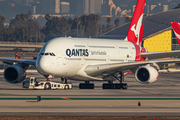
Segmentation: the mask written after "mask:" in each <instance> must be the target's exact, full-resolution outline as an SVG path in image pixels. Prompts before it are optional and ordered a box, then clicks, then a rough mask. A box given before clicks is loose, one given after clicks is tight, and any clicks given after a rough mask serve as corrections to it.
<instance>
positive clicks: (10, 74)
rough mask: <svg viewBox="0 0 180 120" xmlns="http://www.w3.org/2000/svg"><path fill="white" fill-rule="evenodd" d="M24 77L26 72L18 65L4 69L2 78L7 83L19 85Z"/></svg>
mask: <svg viewBox="0 0 180 120" xmlns="http://www.w3.org/2000/svg"><path fill="white" fill-rule="evenodd" d="M25 77H26V71H25V70H24V69H23V68H22V67H19V66H18V65H12V66H9V67H7V68H6V69H5V71H4V78H5V80H6V81H7V82H9V83H20V82H22V81H23V80H24V79H25Z"/></svg>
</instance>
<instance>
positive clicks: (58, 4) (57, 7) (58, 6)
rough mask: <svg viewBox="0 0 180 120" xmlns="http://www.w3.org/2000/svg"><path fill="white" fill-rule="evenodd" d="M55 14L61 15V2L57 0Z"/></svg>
mask: <svg viewBox="0 0 180 120" xmlns="http://www.w3.org/2000/svg"><path fill="white" fill-rule="evenodd" d="M55 13H57V14H59V13H60V0H55Z"/></svg>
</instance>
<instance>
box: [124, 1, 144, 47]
mask: <svg viewBox="0 0 180 120" xmlns="http://www.w3.org/2000/svg"><path fill="white" fill-rule="evenodd" d="M145 2H146V0H138V2H137V4H136V9H135V11H134V15H133V18H132V20H131V24H130V26H129V30H128V33H127V36H126V39H125V40H126V41H131V42H133V43H136V44H138V45H139V38H140V31H141V26H142V19H143V13H144V7H145ZM141 42H142V41H141Z"/></svg>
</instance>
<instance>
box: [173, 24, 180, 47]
mask: <svg viewBox="0 0 180 120" xmlns="http://www.w3.org/2000/svg"><path fill="white" fill-rule="evenodd" d="M171 25H172V28H173V30H174V33H175V35H176V38H177V41H178V43H179V46H180V23H178V22H173V21H171Z"/></svg>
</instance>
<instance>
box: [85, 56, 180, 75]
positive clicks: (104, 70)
mask: <svg viewBox="0 0 180 120" xmlns="http://www.w3.org/2000/svg"><path fill="white" fill-rule="evenodd" d="M168 63H180V59H163V60H147V61H138V62H124V63H112V64H100V65H89V66H87V67H86V68H85V70H84V71H85V72H86V74H87V75H89V76H92V77H96V76H99V75H103V74H111V73H116V72H118V71H126V70H131V71H132V72H134V70H136V69H137V68H138V67H139V66H143V65H147V64H150V65H153V66H156V65H159V66H161V65H164V64H168Z"/></svg>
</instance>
